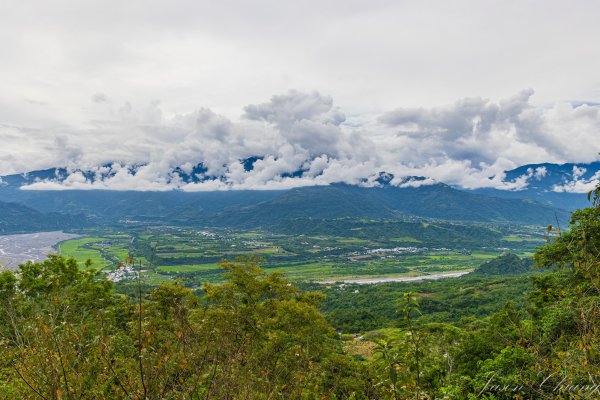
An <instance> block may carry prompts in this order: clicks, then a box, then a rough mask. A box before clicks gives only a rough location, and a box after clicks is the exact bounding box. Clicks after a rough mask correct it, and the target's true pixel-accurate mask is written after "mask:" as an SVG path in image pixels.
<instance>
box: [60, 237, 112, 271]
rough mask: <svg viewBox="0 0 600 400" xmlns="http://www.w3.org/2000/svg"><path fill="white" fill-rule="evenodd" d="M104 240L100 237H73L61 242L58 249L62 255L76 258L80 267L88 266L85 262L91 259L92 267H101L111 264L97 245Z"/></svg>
mask: <svg viewBox="0 0 600 400" xmlns="http://www.w3.org/2000/svg"><path fill="white" fill-rule="evenodd" d="M103 240H104V239H103V238H99V237H87V238H79V239H72V240H67V241H64V242H61V243H59V244H58V249H59V253H60V254H61V255H63V256H65V257H68V258H71V257H72V258H74V259H76V260H77V262H78V264H79V267H80V268H86V266H85V262H86V260H90V261H91V262H92V265H91V267H92V268H95V269H101V268H104V267H107V266H109V265H110V264H111V263H110V262H109V261H107V260H106V259H105V258H104V257H102V254H101V253H100V248H99V247H98V246H95V244H96V243H101V242H102V241H103Z"/></svg>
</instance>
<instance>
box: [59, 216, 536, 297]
mask: <svg viewBox="0 0 600 400" xmlns="http://www.w3.org/2000/svg"><path fill="white" fill-rule="evenodd" d="M511 229H513V230H512V231H509V232H507V234H506V235H504V236H501V239H500V241H498V242H497V243H496V245H495V246H489V243H487V242H486V243H485V244H486V246H469V247H464V246H462V247H456V248H453V247H450V246H448V247H439V246H438V247H434V246H431V245H429V246H428V243H427V242H425V241H423V240H417V239H416V238H412V237H408V236H399V237H394V236H390V237H387V236H382V235H377V236H375V235H373V237H372V238H364V237H361V238H357V237H352V236H324V235H284V234H274V233H270V232H264V231H256V232H234V231H231V230H218V229H214V230H196V229H188V228H179V227H138V228H130V229H127V230H123V231H119V232H114V231H95V232H89V236H86V237H81V238H77V239H73V240H68V241H65V242H62V243H60V245H59V250H60V252H61V254H63V255H65V256H68V257H74V258H76V259H77V260H78V261H79V263H80V266H81V267H82V268H87V267H86V260H90V261H91V267H92V268H95V269H102V270H105V271H110V270H114V269H115V268H117V266H118V264H119V263H120V262H123V261H124V260H125V258H127V257H132V258H134V259H135V260H137V261H136V262H137V263H138V264H139V263H140V262H141V263H142V265H143V268H144V269H145V270H147V272H146V273H145V274H146V275H147V277H146V278H147V279H148V280H149V281H152V282H161V281H168V280H173V279H178V280H181V281H183V282H184V283H185V284H187V285H189V286H199V285H201V284H202V283H204V282H218V281H220V280H222V274H223V270H222V269H221V268H220V266H219V263H220V262H221V261H222V260H224V259H227V260H235V259H236V258H238V257H259V258H260V259H261V262H262V263H263V266H264V268H265V269H267V270H268V271H270V272H275V271H278V272H281V273H284V274H285V275H286V276H288V278H290V279H292V280H294V281H324V280H348V279H364V278H381V277H414V276H421V275H427V274H439V273H442V274H445V273H449V272H457V271H465V270H470V269H473V268H475V267H476V266H478V265H480V264H481V263H483V262H484V261H486V260H488V259H491V258H494V257H496V256H498V255H499V254H501V253H503V252H506V251H510V252H514V253H516V254H519V255H522V256H527V255H529V254H531V251H532V250H533V249H534V248H535V247H536V246H538V245H541V244H542V243H543V236H542V233H543V230H542V229H539V232H538V229H537V228H533V227H518V228H511ZM351 232H356V231H351Z"/></svg>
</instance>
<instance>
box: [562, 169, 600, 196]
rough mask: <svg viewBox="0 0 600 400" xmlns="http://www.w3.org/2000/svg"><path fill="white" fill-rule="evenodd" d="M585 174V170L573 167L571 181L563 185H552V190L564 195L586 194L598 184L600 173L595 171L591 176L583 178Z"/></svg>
mask: <svg viewBox="0 0 600 400" xmlns="http://www.w3.org/2000/svg"><path fill="white" fill-rule="evenodd" d="M586 172H587V170H586V169H585V168H581V167H578V166H573V173H572V179H571V180H569V181H566V182H564V183H563V184H559V185H554V186H553V187H552V190H553V191H555V192H566V193H588V192H590V191H592V190H594V189H595V188H596V186H597V185H598V183H600V171H596V172H595V173H594V174H593V175H592V176H590V177H587V178H585V177H584V176H583V175H584V174H585V173H586Z"/></svg>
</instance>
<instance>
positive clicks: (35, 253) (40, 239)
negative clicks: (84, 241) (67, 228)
mask: <svg viewBox="0 0 600 400" xmlns="http://www.w3.org/2000/svg"><path fill="white" fill-rule="evenodd" d="M77 237H79V235H74V234H72V233H64V232H61V231H57V232H37V233H26V234H20V235H5V236H0V269H17V267H18V265H19V264H22V263H25V262H27V261H29V260H31V261H42V260H44V259H45V258H46V256H47V255H48V254H50V253H55V252H56V250H54V249H53V248H52V246H54V245H55V244H57V243H59V242H62V241H63V240H69V239H73V238H77Z"/></svg>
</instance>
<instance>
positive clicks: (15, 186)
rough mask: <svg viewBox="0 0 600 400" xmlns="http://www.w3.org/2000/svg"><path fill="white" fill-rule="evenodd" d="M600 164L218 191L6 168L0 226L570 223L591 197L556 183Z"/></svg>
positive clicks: (584, 178) (197, 175)
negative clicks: (500, 179)
mask: <svg viewBox="0 0 600 400" xmlns="http://www.w3.org/2000/svg"><path fill="white" fill-rule="evenodd" d="M254 161H255V160H254ZM254 161H253V160H249V161H248V160H247V161H246V164H245V168H247V169H251V168H252V164H253V162H254ZM108 170H110V168H108ZM599 171H600V163H592V164H587V165H575V164H563V165H556V164H532V165H526V166H523V167H519V168H517V169H515V170H511V171H507V172H506V173H505V176H504V181H505V182H508V183H514V186H515V187H518V189H519V190H499V189H490V188H485V189H464V188H459V187H451V186H449V185H446V184H443V183H431V182H427V184H421V185H419V181H424V180H425V178H422V177H421V178H419V177H410V178H407V179H406V180H405V181H406V182H409V181H410V182H411V183H415V182H416V183H417V184H416V185H414V184H411V185H401V186H393V185H391V184H390V181H391V179H392V178H393V177H392V176H390V175H389V174H385V173H382V174H381V175H380V178H379V179H378V180H377V184H376V185H375V186H373V185H371V186H364V185H349V184H343V183H339V184H332V185H328V186H309V187H301V188H294V189H289V190H229V191H214V192H184V191H181V190H170V191H163V192H139V191H112V190H22V187H24V186H27V185H30V184H32V183H35V182H39V181H43V180H55V181H58V182H60V180H61V179H65V178H66V177H67V176H68V171H67V170H66V169H64V168H55V169H48V170H43V171H33V172H30V173H27V174H18V175H8V176H3V177H1V178H0V179H1V182H2V183H1V184H0V202H1V203H0V224H2V225H0V226H2V227H3V228H1V229H3V232H9V231H30V230H36V229H37V230H43V229H45V228H44V227H45V226H48V227H49V228H50V227H52V229H56V228H62V227H64V228H68V227H79V226H84V225H104V224H116V223H122V222H124V221H143V222H148V223H159V224H161V223H166V224H173V225H176V224H179V225H197V226H223V227H239V228H260V227H262V228H272V227H274V226H282V225H284V224H285V223H286V221H291V220H295V219H306V218H309V219H310V218H312V219H335V218H358V219H392V220H393V219H404V220H406V219H411V218H412V219H414V218H425V219H438V220H450V221H467V222H498V223H521V224H536V225H546V224H551V223H554V222H555V221H557V220H558V221H559V222H560V223H565V222H566V221H567V220H568V218H569V212H568V211H569V210H573V209H576V208H579V207H582V206H586V203H587V196H586V195H585V194H582V193H570V192H565V191H558V190H564V189H569V188H572V187H573V185H575V184H581V183H582V182H583V183H586V182H592V181H593V180H594V179H596V178H597V177H598V176H599V175H600V172H599ZM203 172H205V169H203V167H202V165H201V164H198V166H196V167H194V169H192V170H191V171H189V170H188V172H187V173H185V172H183V171H182V170H181V169H176V170H174V174H177V176H178V179H180V180H182V181H189V182H195V181H197V180H198V179H206V177H205V176H203V175H202V173H203ZM87 178H88V179H90V180H93V179H102V177H99V176H98V174H97V173H96V174H95V175H94V174H92V173H88V177H87ZM577 182H579V183H577ZM569 185H570V186H569ZM11 221H12V222H11ZM15 221H22V223H20V224H19V223H18V222H15ZM42 221H46V222H45V225H44V223H42Z"/></svg>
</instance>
